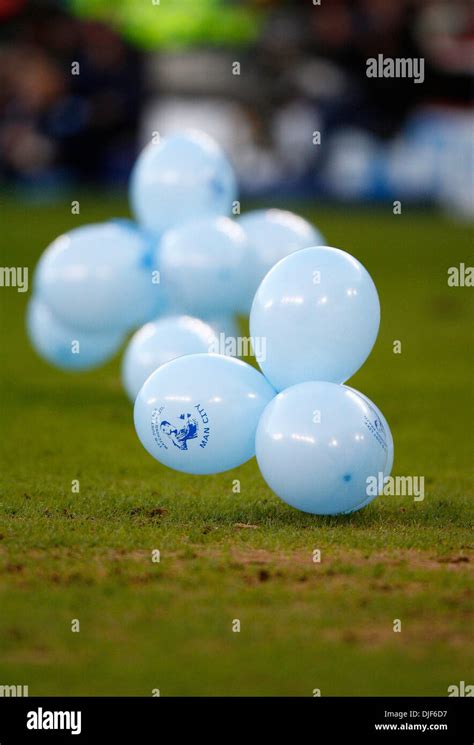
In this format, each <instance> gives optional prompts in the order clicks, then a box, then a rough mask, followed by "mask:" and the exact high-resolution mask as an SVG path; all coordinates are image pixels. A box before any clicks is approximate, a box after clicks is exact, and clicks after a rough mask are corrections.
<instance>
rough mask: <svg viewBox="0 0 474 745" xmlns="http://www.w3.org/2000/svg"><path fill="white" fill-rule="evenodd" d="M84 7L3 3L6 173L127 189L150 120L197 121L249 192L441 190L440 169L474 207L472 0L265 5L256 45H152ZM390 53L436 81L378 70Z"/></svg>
mask: <svg viewBox="0 0 474 745" xmlns="http://www.w3.org/2000/svg"><path fill="white" fill-rule="evenodd" d="M120 1H121V0H116V1H115V3H114V4H113V5H114V7H115V8H116V7H117V5H118V4H119V3H120ZM196 2H198V0H196ZM74 5H75V3H73V2H71V3H67V2H36V3H33V2H27V1H26V0H2V2H0V22H1V26H0V117H1V124H0V179H1V181H3V182H6V183H14V184H20V185H30V186H33V187H34V186H40V187H41V188H44V187H45V186H48V185H51V186H55V185H59V186H61V185H63V184H67V183H71V182H72V183H77V182H85V183H88V184H89V183H100V184H118V185H120V184H122V183H124V182H125V180H126V178H127V175H128V173H129V170H130V168H131V165H132V163H133V159H134V157H135V155H136V152H137V150H138V148H139V147H140V145H141V144H143V143H144V142H146V141H148V140H149V139H150V136H151V133H152V132H153V131H155V130H158V131H160V132H162V133H166V131H169V130H172V129H176V128H182V127H190V126H196V127H200V128H203V129H206V130H207V131H208V132H209V133H210V134H212V135H214V136H215V137H216V138H217V139H218V140H219V141H220V142H221V143H222V144H223V146H224V147H225V148H226V149H227V150H228V151H229V152H230V155H231V156H233V157H234V160H235V163H236V167H237V170H238V175H239V178H240V182H241V185H242V189H243V192H244V193H248V194H250V195H260V194H262V195H263V194H265V195H266V196H268V195H272V194H278V195H282V196H287V195H295V196H308V195H314V194H319V195H322V196H329V197H330V198H336V199H378V198H387V197H388V198H390V197H392V196H393V195H398V196H400V197H402V196H403V197H405V198H406V197H407V196H408V197H410V198H413V199H416V200H421V201H430V200H432V199H434V198H439V197H440V194H439V192H440V180H442V181H443V183H447V184H448V185H449V188H448V187H446V186H444V187H443V188H442V189H441V191H443V193H444V192H448V196H447V198H448V199H449V195H451V194H452V193H453V192H456V194H457V196H456V200H457V201H459V199H460V196H459V194H461V192H462V194H463V200H464V201H463V204H462V205H461V208H460V209H461V211H466V209H467V211H468V212H469V209H470V207H469V203H468V202H469V200H468V198H467V197H466V194H465V192H466V187H468V186H469V181H468V180H467V179H468V175H467V166H466V157H467V162H468V163H469V157H471V161H470V167H471V168H472V127H473V119H472V109H471V104H472V101H471V80H472V72H473V69H472V67H473V37H474V6H473V5H472V3H470V2H467V1H465V0H451V2H446V1H440V0H400V2H397V3H394V2H393V0H322V1H321V4H320V5H317V4H312V3H311V2H308V0H293V2H284V1H283V0H253V2H247V3H245V2H242V3H241V5H245V6H248V8H249V10H251V11H252V12H255V19H256V20H255V24H258V34H256V39H257V41H252V42H250V43H247V44H245V45H242V44H241V45H237V44H235V45H232V44H230V45H229V43H228V42H227V43H226V44H225V45H224V44H216V43H215V36H216V30H215V29H214V34H213V42H212V43H211V42H210V41H209V39H207V38H206V29H205V28H203V29H202V32H201V40H200V43H193V45H192V46H189V45H188V46H186V45H184V44H177V45H176V47H173V44H172V43H168V44H167V45H166V48H160V47H159V46H157V48H156V49H153V50H150V49H149V48H147V50H146V51H144V50H143V49H141V48H140V45H139V44H137V43H136V42H135V43H134V42H132V41H130V36H129V34H128V33H127V26H126V25H124V26H121V25H120V24H118V23H116V22H114V23H113V24H110V25H109V23H107V22H106V19H107V15H105V16H104V14H103V12H102V15H101V18H100V20H99V19H97V18H96V17H94V7H95V6H96V3H87V2H83V5H84V7H85V9H86V11H87V7H88V6H89V5H90V13H89V15H88V14H87V12H86V13H85V15H84V14H82V15H81V17H80V18H79V17H77V16H75V15H74V14H73V12H72V10H73V7H74ZM101 5H102V6H104V3H102V4H101ZM105 5H107V3H105ZM109 5H110V8H111V9H112V3H109ZM188 5H189V3H188ZM191 5H192V3H191ZM214 5H215V6H216V11H215V12H218V10H217V9H218V0H214ZM83 9H84V8H83ZM102 10H103V7H102ZM111 12H112V10H111ZM157 19H159V15H158V14H157ZM158 22H159V20H157V23H158ZM137 23H138V21H137ZM256 29H257V25H256ZM134 33H135V37H134V38H135V39H136V36H137V28H136V24H135V28H134ZM171 41H172V39H171ZM378 54H383V55H384V56H385V57H391V58H420V57H422V58H423V59H424V60H425V63H424V64H425V79H424V82H423V84H415V83H414V82H413V80H408V79H401V78H370V79H369V78H367V76H366V62H367V59H368V58H371V57H377V55H378ZM235 62H238V63H239V65H240V69H236V67H235ZM73 63H76V68H75V70H76V73H78V74H75V72H74V69H73V67H72V65H73ZM233 73H234V74H233ZM235 73H237V74H235ZM239 73H240V74H239ZM316 132H317V133H320V134H319V141H318V136H316V138H315V133H316ZM469 149H470V152H471V154H470V155H469ZM452 164H456V165H452ZM459 164H461V166H462V167H461V175H460V174H459ZM471 183H472V182H471ZM467 190H468V191H469V188H468V189H467ZM458 192H459V194H458ZM471 196H472V194H471ZM445 197H446V194H445V195H444V197H443V198H445ZM461 201H462V200H461ZM471 209H472V208H471Z"/></svg>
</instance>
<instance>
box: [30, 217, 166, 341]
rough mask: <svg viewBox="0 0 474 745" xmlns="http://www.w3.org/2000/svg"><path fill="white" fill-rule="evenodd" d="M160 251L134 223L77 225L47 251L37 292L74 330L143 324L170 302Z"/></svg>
mask: <svg viewBox="0 0 474 745" xmlns="http://www.w3.org/2000/svg"><path fill="white" fill-rule="evenodd" d="M152 249H153V250H152ZM154 250H155V245H154V244H153V247H151V246H150V242H149V239H148V237H147V236H145V235H143V234H142V233H141V232H140V231H139V230H138V229H137V228H136V227H135V226H134V224H133V223H130V222H129V221H110V222H106V223H99V224H96V225H87V226H84V227H80V228H75V229H74V230H71V231H69V233H64V234H63V235H61V236H60V237H59V238H57V239H56V240H55V241H54V242H53V243H52V244H51V245H50V246H48V248H47V249H46V250H45V251H44V253H43V255H42V256H41V258H40V260H39V263H38V266H37V268H36V273H35V279H34V285H35V292H36V294H37V295H38V297H39V298H41V300H42V301H43V302H45V303H46V304H47V305H48V306H49V307H50V308H51V310H52V311H53V313H54V314H55V315H56V316H57V317H58V319H60V320H61V321H62V322H63V323H65V324H66V325H68V326H72V327H74V328H78V329H83V330H84V331H94V332H108V331H124V330H127V329H131V328H134V327H136V326H141V325H143V323H145V322H146V321H149V320H150V319H151V318H156V316H157V315H158V313H159V312H160V311H161V310H162V308H163V304H164V300H163V297H164V293H163V290H162V287H161V285H160V283H159V281H160V276H159V272H158V270H157V267H155V265H154V264H153V261H154Z"/></svg>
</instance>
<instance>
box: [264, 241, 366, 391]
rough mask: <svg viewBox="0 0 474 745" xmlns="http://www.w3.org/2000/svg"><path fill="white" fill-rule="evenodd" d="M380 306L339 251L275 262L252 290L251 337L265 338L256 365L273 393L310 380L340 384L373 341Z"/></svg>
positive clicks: (319, 250) (320, 250)
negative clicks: (258, 365) (262, 353)
mask: <svg viewBox="0 0 474 745" xmlns="http://www.w3.org/2000/svg"><path fill="white" fill-rule="evenodd" d="M379 324H380V304H379V299H378V295H377V290H376V289H375V285H374V283H373V281H372V278H371V277H370V275H369V273H368V272H367V270H366V269H364V267H363V266H362V264H361V263H360V262H359V261H357V259H355V258H354V257H353V256H351V255H350V254H348V253H346V252H345V251H341V250H339V249H338V248H330V247H328V246H318V247H312V248H303V249H302V250H301V251H296V252H295V253H293V254H290V256H287V257H286V258H284V259H282V260H281V261H279V262H278V264H276V266H274V267H273V269H271V270H270V271H269V273H268V274H267V275H266V277H265V278H264V280H263V282H262V283H261V285H260V287H259V288H258V290H257V293H256V295H255V299H254V302H253V305H252V310H251V314H250V333H251V336H252V337H253V338H256V337H260V338H264V339H266V349H265V358H264V359H259V360H258V362H259V364H260V367H261V368H262V371H263V373H264V374H265V375H266V377H267V378H268V380H269V381H270V382H271V384H272V385H273V386H274V387H275V388H276V389H277V390H283V389H284V388H288V387H289V386H290V385H294V384H296V383H302V382H304V381H307V380H308V381H309V380H326V381H329V382H332V383H343V382H344V381H345V380H347V379H348V378H350V377H351V375H353V374H354V373H355V372H356V371H357V370H358V369H359V368H360V367H361V365H362V364H363V363H364V362H365V360H366V359H367V357H368V356H369V354H370V351H371V349H372V347H373V345H374V343H375V340H376V338H377V333H378V329H379Z"/></svg>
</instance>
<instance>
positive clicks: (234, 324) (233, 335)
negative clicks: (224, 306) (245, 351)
mask: <svg viewBox="0 0 474 745" xmlns="http://www.w3.org/2000/svg"><path fill="white" fill-rule="evenodd" d="M203 321H205V322H206V323H208V324H209V326H212V328H213V329H214V332H215V333H216V335H217V337H218V338H219V337H220V336H221V334H224V337H225V338H226V339H238V338H239V336H240V328H239V324H238V321H237V318H236V317H235V316H211V317H209V318H203Z"/></svg>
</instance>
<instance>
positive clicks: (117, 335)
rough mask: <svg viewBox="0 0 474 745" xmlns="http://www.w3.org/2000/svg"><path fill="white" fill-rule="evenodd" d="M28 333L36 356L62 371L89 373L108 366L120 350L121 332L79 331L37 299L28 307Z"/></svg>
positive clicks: (31, 301)
mask: <svg viewBox="0 0 474 745" xmlns="http://www.w3.org/2000/svg"><path fill="white" fill-rule="evenodd" d="M26 323H27V332H28V336H29V339H30V342H31V344H32V346H33V347H34V349H35V350H36V352H37V353H38V354H39V356H40V357H42V358H43V359H44V360H46V361H47V362H49V363H50V364H51V365H54V366H55V367H59V368H60V369H62V370H89V369H91V368H94V367H99V365H102V364H103V363H105V362H107V360H109V359H110V358H111V357H113V356H114V354H115V353H116V352H117V350H118V349H119V347H120V345H121V344H122V342H123V339H124V335H123V333H122V332H121V331H112V332H103V333H97V332H96V333H95V332H93V331H78V330H77V329H72V328H71V327H70V326H66V325H65V324H63V323H62V322H61V321H59V320H58V319H57V318H56V317H55V316H54V315H53V313H52V312H51V310H50V309H49V308H48V307H47V305H45V304H44V303H42V302H41V301H40V300H38V299H37V298H32V300H30V302H29V304H28V311H27V319H26Z"/></svg>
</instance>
